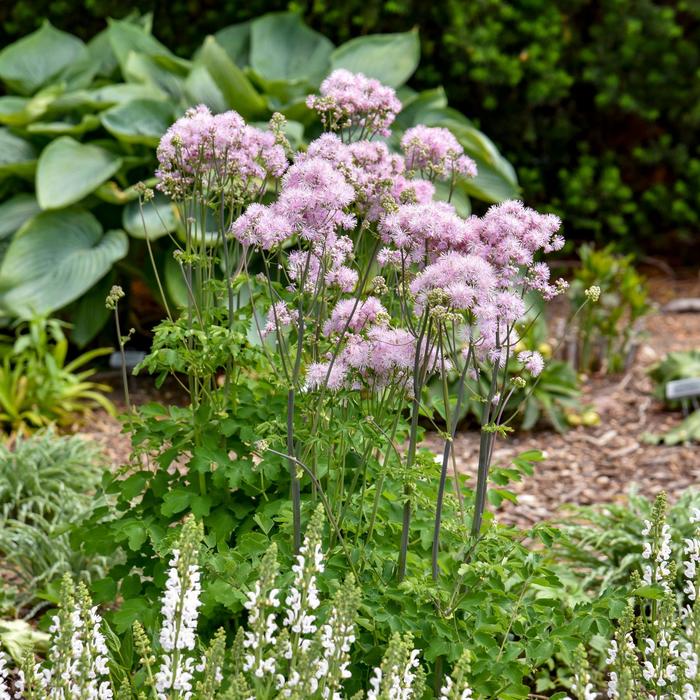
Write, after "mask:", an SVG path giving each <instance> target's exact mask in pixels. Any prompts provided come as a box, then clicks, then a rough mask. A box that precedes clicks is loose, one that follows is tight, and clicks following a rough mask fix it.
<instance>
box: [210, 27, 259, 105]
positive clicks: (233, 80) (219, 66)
mask: <svg viewBox="0 0 700 700" xmlns="http://www.w3.org/2000/svg"><path fill="white" fill-rule="evenodd" d="M200 60H201V62H202V65H204V66H205V67H206V69H207V71H208V72H209V75H210V76H211V78H212V80H213V81H214V83H215V85H216V87H217V88H218V89H219V90H220V91H221V94H222V95H223V97H224V99H225V100H226V104H227V105H228V107H229V108H230V109H235V110H236V111H238V112H239V113H240V114H241V116H242V117H243V118H244V119H254V118H255V117H257V116H261V115H265V114H266V113H267V108H266V102H265V100H264V99H263V97H262V95H260V94H258V92H257V91H256V90H255V88H254V87H253V85H252V84H251V82H250V80H248V78H247V77H246V76H245V74H244V73H243V71H242V70H241V69H240V68H239V67H238V66H237V65H236V64H235V63H233V61H231V59H230V58H229V57H228V55H227V53H226V51H224V50H223V49H222V48H221V46H219V45H218V44H217V43H216V39H214V37H211V36H210V37H207V38H206V40H205V42H204V46H203V48H202V53H201V54H200Z"/></svg>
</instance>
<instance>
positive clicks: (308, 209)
mask: <svg viewBox="0 0 700 700" xmlns="http://www.w3.org/2000/svg"><path fill="white" fill-rule="evenodd" d="M354 196H355V191H354V189H353V187H352V185H350V184H349V183H348V182H347V181H346V179H345V178H344V177H343V175H342V173H340V172H339V171H338V170H337V169H336V168H334V167H333V166H332V165H331V163H329V162H328V161H327V160H324V159H323V158H308V159H306V160H304V161H303V162H301V163H295V164H294V165H293V166H292V167H291V168H289V170H288V171H287V173H286V174H285V176H284V178H283V180H282V190H281V192H280V195H279V198H278V200H277V203H276V206H277V207H278V208H279V210H280V212H281V213H282V214H283V215H284V216H286V217H287V218H288V220H289V221H290V223H291V225H292V227H293V228H294V229H295V230H296V231H297V233H298V234H299V235H300V236H301V237H302V238H304V239H306V240H309V241H317V242H318V241H322V240H323V239H325V238H327V237H328V236H329V235H331V234H333V233H334V232H335V231H336V229H338V228H341V229H352V228H353V227H354V226H355V217H354V216H352V215H351V214H349V213H347V211H346V208H347V207H348V206H349V205H350V203H351V202H352V201H353V198H354Z"/></svg>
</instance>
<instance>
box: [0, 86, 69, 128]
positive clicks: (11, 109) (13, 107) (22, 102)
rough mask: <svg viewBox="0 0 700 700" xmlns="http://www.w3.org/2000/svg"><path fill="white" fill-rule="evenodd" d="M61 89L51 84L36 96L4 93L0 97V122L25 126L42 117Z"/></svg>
mask: <svg viewBox="0 0 700 700" xmlns="http://www.w3.org/2000/svg"><path fill="white" fill-rule="evenodd" d="M58 93H59V89H58V88H56V87H54V86H50V87H48V88H45V89H44V90H41V91H40V92H38V93H37V94H36V95H34V97H17V96H16V95H4V96H3V97H0V124H8V125H9V126H25V125H27V124H30V123H31V122H33V121H34V120H36V119H40V118H41V117H42V116H43V115H44V114H45V113H46V111H47V110H48V109H49V107H52V106H53V103H54V102H55V100H56V96H57V95H58Z"/></svg>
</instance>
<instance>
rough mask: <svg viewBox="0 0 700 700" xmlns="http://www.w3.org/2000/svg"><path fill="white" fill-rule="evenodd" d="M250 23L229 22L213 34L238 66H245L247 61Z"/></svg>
mask: <svg viewBox="0 0 700 700" xmlns="http://www.w3.org/2000/svg"><path fill="white" fill-rule="evenodd" d="M250 25H251V22H241V23H240V24H231V25H230V26H228V27H224V28H223V29H220V30H219V31H218V32H216V34H214V38H215V39H216V42H217V43H218V44H219V46H221V48H222V49H224V51H226V53H227V54H228V55H229V58H230V59H231V60H232V61H233V62H234V63H235V64H236V65H237V66H238V67H239V68H245V67H246V66H247V65H248V62H249V61H248V56H249V55H250Z"/></svg>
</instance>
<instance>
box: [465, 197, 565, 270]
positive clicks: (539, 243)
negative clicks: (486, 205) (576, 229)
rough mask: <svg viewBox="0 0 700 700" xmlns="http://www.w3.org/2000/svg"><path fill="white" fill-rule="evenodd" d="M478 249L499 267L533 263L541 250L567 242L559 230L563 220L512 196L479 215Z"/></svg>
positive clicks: (477, 220) (476, 220) (477, 227)
mask: <svg viewBox="0 0 700 700" xmlns="http://www.w3.org/2000/svg"><path fill="white" fill-rule="evenodd" d="M472 220H473V222H474V228H475V229H476V231H477V232H478V244H476V245H475V246H474V252H476V253H478V254H480V255H482V257H484V258H485V259H486V260H488V261H489V262H491V263H492V264H493V265H496V266H497V267H499V268H502V269H504V268H507V267H510V266H530V265H532V264H533V262H534V255H535V253H536V252H538V251H542V252H544V253H550V252H552V251H555V250H559V249H560V248H561V247H562V246H563V245H564V239H563V238H562V237H561V236H560V235H558V234H557V231H558V230H559V227H560V226H561V221H560V219H559V218H558V217H556V216H554V214H540V213H538V212H536V211H535V210H534V209H530V208H529V207H526V206H525V205H524V204H523V203H522V202H519V201H517V200H509V201H507V202H502V203H501V204H496V205H494V206H492V207H491V208H490V209H489V210H488V211H487V212H486V214H485V215H484V216H483V217H482V218H481V219H478V218H476V217H472Z"/></svg>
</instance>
